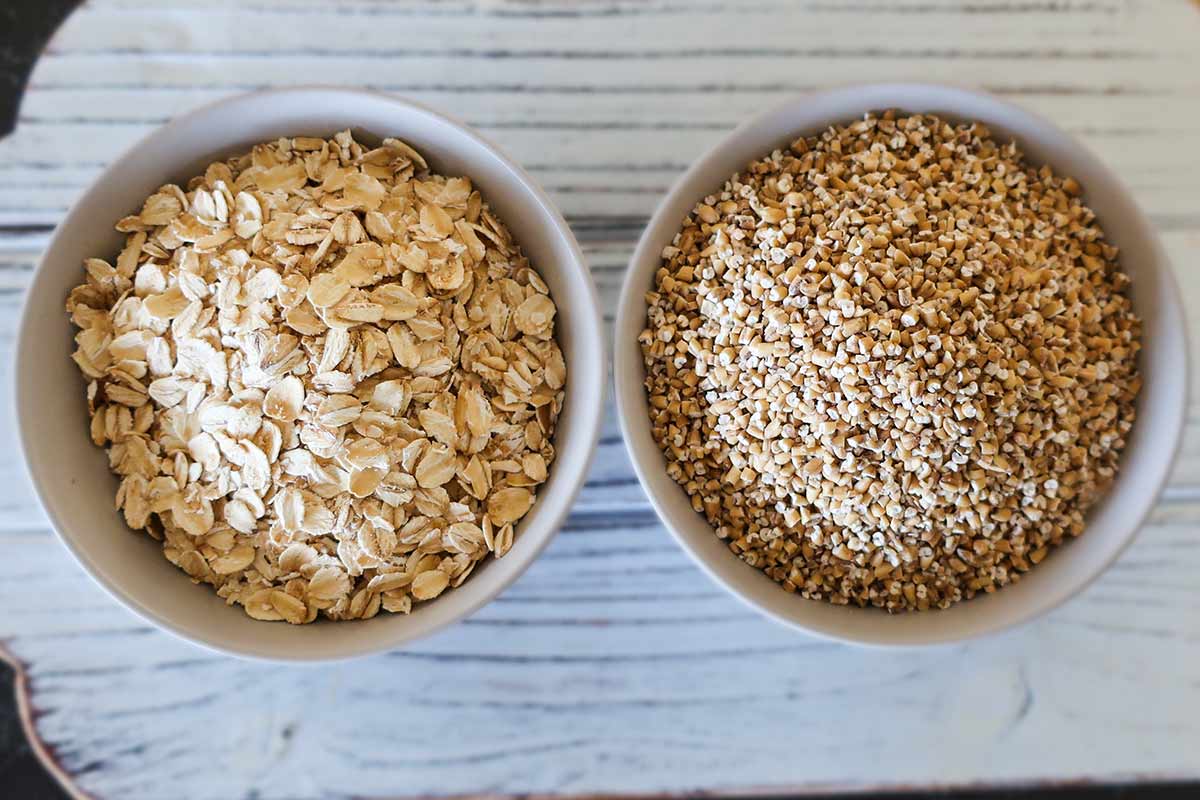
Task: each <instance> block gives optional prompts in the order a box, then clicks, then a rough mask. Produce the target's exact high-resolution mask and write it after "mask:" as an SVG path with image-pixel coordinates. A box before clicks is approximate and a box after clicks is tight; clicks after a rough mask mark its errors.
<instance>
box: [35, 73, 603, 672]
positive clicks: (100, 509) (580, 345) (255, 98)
mask: <svg viewBox="0 0 1200 800" xmlns="http://www.w3.org/2000/svg"><path fill="white" fill-rule="evenodd" d="M347 127H349V128H352V129H353V130H354V132H355V134H356V136H362V137H363V139H364V140H368V141H370V140H378V139H381V138H383V137H385V136H397V137H400V138H402V139H404V140H406V141H407V142H409V143H410V144H412V145H413V146H414V147H416V148H417V149H418V150H420V151H421V152H422V153H423V154H424V155H425V156H426V157H427V158H428V160H429V162H430V166H431V167H432V168H433V169H435V170H437V171H439V172H442V173H444V174H448V175H466V176H468V177H470V178H471V179H472V181H474V182H475V183H476V185H477V186H479V188H480V190H481V191H482V193H483V195H484V197H485V198H486V199H487V201H488V202H489V203H490V204H491V205H492V207H493V208H494V209H495V210H496V211H497V213H498V215H499V216H500V217H501V218H502V219H503V220H504V221H505V222H506V223H507V224H508V226H509V228H510V229H511V230H512V232H513V234H514V236H515V237H516V239H517V241H519V242H520V243H521V246H522V247H523V248H524V250H525V252H526V254H527V255H528V256H529V258H530V260H531V262H532V263H533V264H534V265H535V266H536V267H537V268H538V270H539V272H541V274H542V275H543V277H544V278H545V280H546V283H547V284H548V285H549V287H550V291H551V294H552V296H553V297H554V300H555V303H556V304H557V305H558V308H559V312H560V313H559V315H558V334H559V337H560V344H561V346H562V349H563V354H564V358H565V359H566V362H567V368H568V384H567V391H566V398H565V403H564V407H563V412H562V415H561V418H560V421H559V424H558V427H557V430H556V432H555V447H556V450H557V456H556V460H555V462H554V464H553V466H552V467H551V470H550V477H549V480H548V481H547V482H546V484H544V485H543V487H542V488H541V490H540V491H539V493H538V500H537V502H536V503H535V505H534V506H533V508H532V509H531V510H530V512H529V514H528V515H527V516H526V517H525V518H524V519H523V520H522V522H521V525H520V526H519V528H518V535H517V536H516V537H515V540H514V544H513V547H512V550H511V551H510V552H509V553H508V554H507V555H506V556H505V558H503V559H500V560H495V559H492V560H488V561H487V562H485V563H484V564H482V565H480V567H479V568H478V569H477V570H476V571H475V573H474V574H473V575H472V577H471V579H470V580H469V581H467V582H466V583H464V584H463V585H462V586H461V587H460V588H459V589H456V590H455V591H453V592H448V593H447V594H446V595H444V596H443V597H441V598H439V599H438V600H437V601H436V602H434V603H429V604H427V605H421V606H418V607H417V608H416V609H415V610H414V611H413V613H412V614H411V615H408V616H401V615H392V614H381V615H379V616H377V617H375V618H373V619H371V620H367V621H362V622H354V623H346V624H336V625H335V624H330V623H319V622H318V623H314V624H312V625H306V626H299V627H293V626H289V625H285V624H271V625H268V624H263V623H261V622H256V621H254V620H252V619H250V618H249V617H247V616H245V615H244V614H243V613H242V612H241V610H239V609H231V608H225V607H224V602H223V601H222V600H220V599H219V598H218V597H217V596H216V594H215V593H214V592H213V591H212V590H211V588H210V587H207V586H204V587H191V586H188V585H187V582H186V578H185V576H184V575H183V574H182V573H181V572H180V571H179V570H178V569H177V568H176V567H174V566H173V565H171V564H170V563H168V562H167V561H166V559H164V558H163V557H162V555H161V553H160V552H159V546H158V544H157V543H155V542H153V541H152V540H150V539H149V537H147V536H144V535H141V534H137V535H135V534H133V533H131V532H130V531H129V529H128V528H127V527H126V526H125V523H124V521H123V520H122V518H121V517H120V515H119V514H117V513H116V512H115V511H113V498H114V495H115V492H116V489H117V481H116V479H115V478H114V477H113V476H112V475H111V474H110V472H109V470H108V466H107V459H106V456H105V453H104V452H103V451H102V450H100V449H99V448H96V447H94V446H93V445H92V444H91V441H90V439H89V436H88V419H87V413H86V408H85V405H84V400H83V387H84V384H83V382H82V381H81V376H80V375H79V373H78V370H77V369H76V368H75V366H74V364H73V363H72V362H71V361H70V359H69V356H70V353H71V352H72V350H73V342H72V335H73V332H74V331H73V329H72V327H71V325H70V324H69V321H68V319H67V318H66V316H65V314H64V312H63V302H64V300H65V298H66V295H67V293H68V292H69V291H70V289H71V288H72V287H73V286H75V285H76V284H78V283H79V282H80V280H81V279H82V277H83V271H82V266H81V265H82V260H83V259H84V258H86V257H90V256H99V257H105V258H108V257H115V254H116V253H117V252H118V250H119V248H120V246H121V243H122V237H121V236H120V234H117V233H116V232H115V231H113V229H112V226H113V224H114V223H115V222H116V221H117V219H119V218H120V217H121V216H123V215H125V214H128V213H135V212H136V210H137V209H138V208H139V207H140V205H141V202H142V201H143V200H144V199H145V197H146V196H148V195H149V194H150V193H151V192H152V191H153V190H154V189H155V188H156V187H158V186H160V185H162V184H164V183H167V182H172V181H173V182H182V181H185V180H187V179H188V178H190V177H191V176H193V175H196V174H199V173H200V172H202V171H203V169H204V168H205V167H206V166H207V165H208V164H209V163H210V162H211V161H212V160H213V159H214V158H215V157H222V156H228V155H232V154H235V153H238V152H245V151H246V150H247V149H248V148H249V147H250V146H251V145H253V144H256V143H258V142H263V141H269V140H271V139H274V138H278V137H280V136H298V135H308V136H328V135H331V134H333V133H335V132H336V131H338V130H341V129H343V128H347ZM603 365H604V356H603V347H602V344H601V337H600V320H599V314H598V310H597V304H596V299H595V292H594V288H593V286H592V284H591V279H590V277H589V275H588V273H587V268H586V266H585V264H584V262H583V258H582V255H581V253H580V251H579V248H578V245H577V244H576V243H575V240H574V238H573V237H572V236H571V233H570V231H569V229H568V228H567V226H566V223H565V222H564V221H563V220H562V218H561V216H560V215H559V214H558V212H557V211H555V210H554V209H553V207H552V206H550V204H549V202H548V201H547V199H546V198H545V196H544V195H543V194H542V193H541V191H540V190H539V189H538V188H536V186H535V185H534V184H533V183H532V182H531V180H530V179H529V178H528V176H526V175H525V174H524V173H523V172H522V171H521V170H520V169H519V168H517V167H516V166H515V165H513V163H512V162H510V161H509V160H508V159H507V158H506V157H504V156H502V155H500V154H499V153H498V152H497V151H496V150H495V149H494V148H492V147H491V146H490V145H489V144H487V143H485V142H484V141H483V140H481V139H479V138H478V137H477V136H476V135H475V134H474V133H471V132H469V131H468V130H466V129H465V128H463V127H461V126H459V125H457V124H456V123H453V122H451V121H450V120H448V119H446V118H444V117H442V116H440V115H438V114H435V113H432V112H430V111H428V110H426V109H424V108H422V107H419V106H415V105H412V104H409V103H406V102H404V101H400V100H396V99H393V98H388V97H385V96H382V95H375V94H371V93H366V92H353V91H344V90H325V89H306V90H287V91H277V92H263V93H258V94H252V95H245V96H241V97H237V98H233V99H231V100H227V101H223V102H221V103H218V104H216V105H213V106H209V107H206V108H203V109H201V110H199V111H197V112H193V113H192V114H189V115H187V116H185V117H182V118H180V119H178V120H176V121H174V122H172V123H170V124H169V125H167V126H166V127H164V128H162V129H160V130H159V131H157V132H155V133H153V134H151V135H150V136H149V137H148V138H147V139H145V140H144V141H143V142H141V143H140V144H139V145H137V146H136V147H135V148H134V149H133V150H132V151H130V152H129V153H128V154H127V155H125V156H124V157H122V158H121V159H120V160H118V161H117V162H116V163H114V164H113V165H112V166H111V167H110V168H109V169H108V170H106V171H105V173H104V174H103V175H102V176H101V178H100V179H99V180H98V181H97V183H96V184H95V185H94V186H93V187H92V188H91V189H89V190H88V191H87V192H86V193H85V194H84V195H83V197H82V198H81V199H80V200H79V201H78V203H77V204H76V206H75V207H74V208H73V209H72V210H71V212H70V213H69V214H68V215H67V217H66V219H65V220H64V221H63V222H62V224H61V225H60V226H59V228H58V231H57V232H56V235H55V237H54V239H53V241H52V242H51V244H50V247H49V248H48V249H47V251H46V254H45V255H44V257H43V260H42V263H41V265H40V266H39V268H38V271H37V273H36V275H35V277H34V280H33V284H32V286H31V287H30V290H29V294H28V297H27V300H26V311H25V315H24V318H23V320H22V325H21V330H20V341H19V344H18V353H17V366H16V369H17V377H16V381H15V383H16V386H17V390H16V391H17V398H16V401H17V414H18V427H19V430H20V434H21V439H22V444H23V448H24V451H25V455H26V461H27V464H28V467H29V471H30V475H31V477H32V479H33V484H34V486H35V488H36V489H37V491H38V493H39V495H40V498H41V500H42V504H43V505H44V506H45V508H46V511H47V513H48V514H49V516H50V518H51V520H52V522H53V523H54V525H55V527H56V529H57V530H58V531H59V533H60V535H61V536H62V538H63V540H64V541H65V542H66V544H67V545H68V547H69V548H70V549H71V550H72V551H73V552H74V554H75V555H76V556H77V557H78V559H79V560H80V561H81V562H82V563H83V565H84V566H85V568H86V569H87V570H88V571H89V572H91V573H92V575H93V576H94V577H95V578H96V579H97V580H98V581H99V582H100V583H101V585H103V586H104V587H105V588H107V589H108V590H109V591H110V592H112V593H113V594H114V595H115V596H116V597H117V598H118V599H119V600H121V601H122V602H124V603H125V604H126V605H128V606H129V607H131V608H132V609H133V610H134V611H136V612H138V613H139V614H141V615H142V616H144V617H146V618H148V619H150V620H151V621H153V622H155V623H157V624H159V625H161V626H163V627H165V628H167V629H168V630H170V631H172V632H174V633H176V634H178V635H181V636H183V637H185V638H188V639H191V640H193V641H195V642H197V643H200V644H203V645H206V646H209V647H212V648H215V649H219V650H223V651H226V652H230V653H234V654H237V655H243V656H250V657H262V658H272V659H290V660H319V659H330V658H341V657H348V656H352V655H357V654H362V653H367V652H373V651H379V650H384V649H388V648H391V647H395V646H397V645H399V644H401V643H403V642H406V641H409V640H411V639H413V638H416V637H419V636H422V635H424V634H427V633H429V632H431V631H433V630H435V629H437V628H439V627H441V626H443V625H446V624H448V623H450V622H453V621H454V620H457V619H459V618H461V617H463V616H465V615H466V614H468V613H470V612H471V611H473V610H475V609H476V608H478V607H479V606H480V605H482V604H483V603H485V602H486V601H487V600H489V599H491V598H492V597H493V596H495V595H496V594H498V593H499V592H500V591H501V590H502V589H503V588H504V587H505V586H507V585H508V584H509V583H510V582H512V581H513V580H514V579H515V578H516V577H517V576H518V575H519V574H520V573H521V572H522V571H523V570H524V569H525V567H526V566H528V565H529V563H530V562H531V561H532V560H533V559H534V558H535V557H536V556H537V554H538V553H539V552H540V551H541V549H542V548H543V547H544V546H545V545H546V544H547V543H548V542H549V540H550V538H551V536H552V535H553V534H554V533H555V531H556V530H557V527H558V524H559V523H560V522H561V520H562V518H563V516H564V515H565V514H566V512H567V509H568V508H569V506H570V503H571V501H572V499H573V497H574V495H575V493H576V491H577V489H578V487H579V486H580V485H581V483H582V481H583V478H584V475H585V473H586V471H587V466H588V464H589V462H590V459H591V454H592V451H593V449H594V444H595V441H596V438H597V436H598V434H599V425H600V418H601V414H602V398H603Z"/></svg>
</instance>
